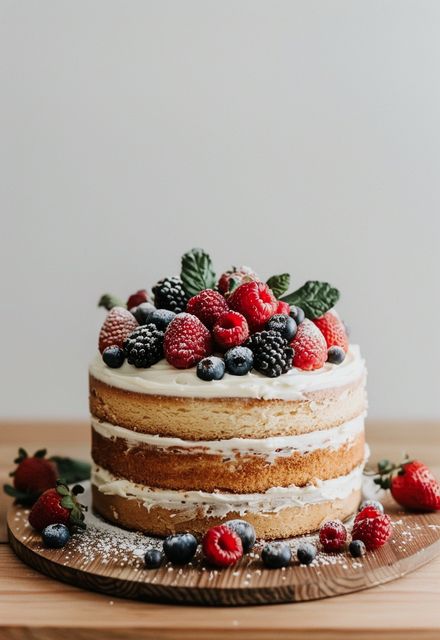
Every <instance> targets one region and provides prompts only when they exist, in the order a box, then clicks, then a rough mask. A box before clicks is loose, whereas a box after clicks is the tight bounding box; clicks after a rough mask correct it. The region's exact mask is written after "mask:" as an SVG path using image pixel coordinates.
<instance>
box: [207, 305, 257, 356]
mask: <svg viewBox="0 0 440 640" xmlns="http://www.w3.org/2000/svg"><path fill="white" fill-rule="evenodd" d="M212 335H213V337H214V340H215V343H216V345H217V346H218V347H220V349H221V350H227V349H231V348H232V347H238V346H239V345H240V344H243V342H244V341H245V340H246V339H247V338H248V337H249V327H248V323H247V321H246V318H245V317H244V316H242V315H241V313H238V311H228V312H227V313H224V314H223V315H221V316H220V318H218V320H217V322H216V323H215V325H214V328H213V330H212Z"/></svg>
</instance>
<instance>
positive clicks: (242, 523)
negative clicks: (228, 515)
mask: <svg viewBox="0 0 440 640" xmlns="http://www.w3.org/2000/svg"><path fill="white" fill-rule="evenodd" d="M225 525H226V526H227V527H229V528H230V529H232V530H233V531H235V533H236V534H237V535H238V536H239V538H240V540H241V544H242V545H243V553H249V551H250V550H251V549H252V548H253V546H254V544H255V540H256V535H255V529H254V527H253V526H252V525H251V524H250V523H249V522H246V520H228V521H227V522H225Z"/></svg>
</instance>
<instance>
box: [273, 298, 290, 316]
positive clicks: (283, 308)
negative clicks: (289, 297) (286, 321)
mask: <svg viewBox="0 0 440 640" xmlns="http://www.w3.org/2000/svg"><path fill="white" fill-rule="evenodd" d="M277 302H278V305H277V309H276V311H275V313H282V314H283V315H286V316H290V304H287V302H283V300H278V301H277Z"/></svg>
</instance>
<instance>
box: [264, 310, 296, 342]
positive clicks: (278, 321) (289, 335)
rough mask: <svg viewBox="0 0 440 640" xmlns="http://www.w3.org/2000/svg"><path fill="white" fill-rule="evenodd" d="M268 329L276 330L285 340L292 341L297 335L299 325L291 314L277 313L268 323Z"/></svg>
mask: <svg viewBox="0 0 440 640" xmlns="http://www.w3.org/2000/svg"><path fill="white" fill-rule="evenodd" d="M266 329H267V330H268V331H276V332H277V333H279V334H280V336H281V337H282V338H284V340H287V342H290V341H291V340H293V338H294V337H295V334H296V331H297V327H296V322H295V320H294V319H293V318H291V317H290V316H289V315H285V314H282V313H276V314H275V315H274V316H272V317H271V318H270V320H268V321H267V323H266Z"/></svg>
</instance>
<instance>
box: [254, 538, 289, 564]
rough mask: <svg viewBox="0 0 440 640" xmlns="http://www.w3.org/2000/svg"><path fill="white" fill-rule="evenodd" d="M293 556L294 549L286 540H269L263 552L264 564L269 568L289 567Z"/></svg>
mask: <svg viewBox="0 0 440 640" xmlns="http://www.w3.org/2000/svg"><path fill="white" fill-rule="evenodd" d="M291 558H292V551H291V549H290V547H289V545H288V544H286V543H285V542H269V543H268V544H266V545H265V547H264V548H263V551H262V552H261V559H262V561H263V564H264V566H265V567H267V568H268V569H280V568H281V567H287V565H288V564H289V562H290V560H291Z"/></svg>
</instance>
